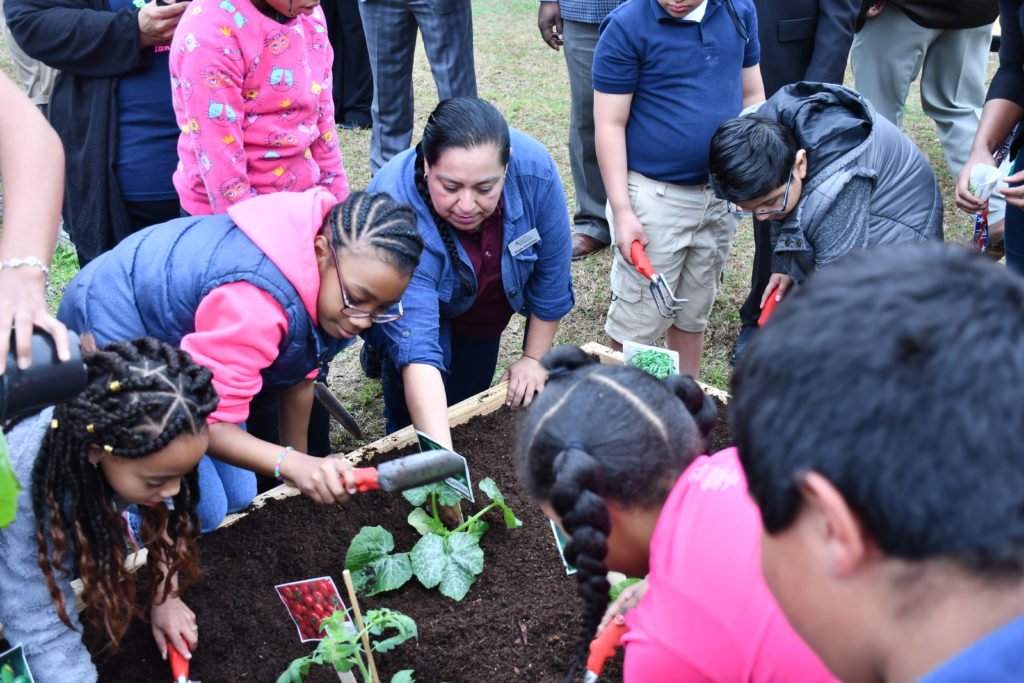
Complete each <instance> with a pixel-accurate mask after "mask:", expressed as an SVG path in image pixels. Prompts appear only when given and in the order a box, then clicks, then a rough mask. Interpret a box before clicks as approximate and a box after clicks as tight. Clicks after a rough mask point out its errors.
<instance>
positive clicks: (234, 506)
mask: <svg viewBox="0 0 1024 683" xmlns="http://www.w3.org/2000/svg"><path fill="white" fill-rule="evenodd" d="M210 460H211V461H212V462H213V466H214V469H216V470H217V476H218V477H220V483H221V487H222V488H223V491H224V499H225V504H226V510H227V512H238V511H239V510H241V509H243V508H245V507H246V506H248V505H249V503H251V502H252V499H253V498H255V497H256V473H255V472H252V471H250V470H246V469H242V468H241V467H235V466H234V465H229V464H227V463H226V462H221V461H220V460H217V459H216V458H210Z"/></svg>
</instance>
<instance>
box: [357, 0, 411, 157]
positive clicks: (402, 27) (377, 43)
mask: <svg viewBox="0 0 1024 683" xmlns="http://www.w3.org/2000/svg"><path fill="white" fill-rule="evenodd" d="M409 2H410V0H366V1H365V2H360V3H359V14H360V16H361V17H362V19H363V31H364V32H365V34H366V48H367V51H368V53H369V55H370V69H371V71H372V72H373V106H372V107H371V115H372V118H373V132H372V133H371V134H370V173H376V172H377V171H379V170H380V169H381V167H382V166H383V165H384V164H386V163H387V162H388V160H389V159H390V158H391V157H393V156H395V155H396V154H398V153H399V152H401V151H403V150H405V149H407V148H408V147H409V143H410V142H412V121H413V118H412V117H413V89H412V64H413V56H414V53H415V50H416V22H415V19H414V18H413V15H412V12H411V11H410V10H409Z"/></svg>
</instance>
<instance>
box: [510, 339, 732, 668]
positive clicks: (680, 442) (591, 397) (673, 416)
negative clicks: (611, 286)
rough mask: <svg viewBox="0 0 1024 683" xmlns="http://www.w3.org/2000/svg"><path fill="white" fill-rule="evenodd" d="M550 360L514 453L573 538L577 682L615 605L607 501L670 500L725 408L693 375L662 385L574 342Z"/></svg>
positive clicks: (529, 485) (641, 505) (533, 488)
mask: <svg viewBox="0 0 1024 683" xmlns="http://www.w3.org/2000/svg"><path fill="white" fill-rule="evenodd" d="M542 362H543V364H544V366H545V367H546V368H548V370H549V377H550V380H549V384H548V387H547V388H546V389H545V390H544V392H543V393H541V394H540V395H539V396H538V397H537V398H536V399H535V401H534V403H533V405H531V406H530V410H529V412H528V413H527V416H526V419H525V420H524V422H523V424H522V426H521V429H520V433H519V434H518V438H517V440H516V446H515V449H514V453H515V463H516V474H517V476H518V478H519V481H520V483H521V484H522V485H523V487H524V488H525V489H526V490H527V491H528V492H529V494H530V495H531V496H533V498H535V499H536V500H538V501H542V502H548V503H550V505H551V508H552V509H553V510H554V512H555V513H556V514H557V515H558V517H559V518H560V520H561V524H562V527H563V528H564V529H565V531H566V533H567V534H569V536H570V542H569V544H568V546H567V547H566V559H567V560H568V561H570V562H572V563H573V564H574V565H575V566H576V568H577V570H578V571H577V574H576V577H577V580H578V583H579V594H580V597H581V598H583V602H584V609H583V620H582V623H581V625H580V642H579V645H578V648H577V652H576V659H575V661H574V662H573V664H572V667H571V669H570V670H569V672H568V673H567V676H566V681H571V680H573V679H574V677H575V676H576V673H577V672H578V671H579V669H580V667H581V666H582V665H583V664H585V662H586V659H587V650H588V646H589V644H590V641H591V640H592V639H593V637H594V635H595V633H596V630H597V626H598V625H599V624H600V622H601V618H602V617H603V615H604V612H605V610H606V609H607V607H608V602H609V598H608V581H607V578H606V574H607V573H608V567H607V566H606V565H605V557H606V556H607V554H608V545H607V544H608V536H609V534H610V533H611V518H610V516H609V514H608V507H607V503H606V501H615V502H616V503H618V504H621V505H622V506H623V507H624V508H627V509H628V508H631V509H650V508H653V507H655V506H658V505H660V504H661V503H663V502H664V500H665V498H666V497H667V496H668V494H669V492H670V491H671V489H672V486H673V485H674V484H675V482H676V480H677V479H678V478H679V475H680V474H681V473H682V471H683V470H684V469H685V468H686V466H687V465H689V464H690V463H691V462H693V460H694V459H695V458H696V457H697V456H698V455H700V454H701V453H702V452H703V450H704V449H705V448H706V446H707V443H706V439H707V437H708V435H709V434H710V432H711V430H712V428H713V427H714V424H715V413H716V409H715V405H714V403H713V402H712V400H711V399H710V398H708V397H707V396H705V395H704V393H703V392H702V391H701V390H700V387H699V385H698V384H697V383H696V382H695V381H694V380H693V379H692V378H691V377H688V376H679V375H676V376H673V377H670V378H668V379H666V380H665V381H664V382H662V381H659V380H657V379H655V378H653V377H651V376H650V375H648V374H647V373H645V372H643V371H641V370H638V369H636V368H632V367H623V366H608V365H600V364H599V363H598V362H597V359H595V358H593V357H592V356H588V355H587V354H586V353H584V352H583V351H582V350H580V349H579V348H577V347H575V346H559V347H558V348H556V349H554V350H553V351H551V352H550V353H549V354H547V355H546V356H545V357H544V358H543V360H542ZM673 396H674V397H676V398H677V399H678V400H672V397H673Z"/></svg>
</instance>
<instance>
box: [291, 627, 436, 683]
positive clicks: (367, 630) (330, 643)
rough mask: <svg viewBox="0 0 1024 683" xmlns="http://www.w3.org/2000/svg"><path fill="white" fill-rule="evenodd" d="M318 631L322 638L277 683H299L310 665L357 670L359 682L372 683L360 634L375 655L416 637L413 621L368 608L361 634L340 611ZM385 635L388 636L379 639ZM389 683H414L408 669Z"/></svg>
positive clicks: (340, 669) (396, 675) (341, 669)
mask: <svg viewBox="0 0 1024 683" xmlns="http://www.w3.org/2000/svg"><path fill="white" fill-rule="evenodd" d="M320 630H321V631H322V632H323V634H324V638H323V640H321V641H320V644H319V645H317V648H316V650H314V651H313V653H312V654H310V655H307V656H305V657H299V658H298V659H296V660H294V661H293V662H292V663H291V664H290V665H289V666H288V669H287V670H286V671H285V672H284V673H283V674H281V675H280V676H278V678H277V683H302V681H303V680H305V677H306V675H307V674H308V673H309V669H310V667H312V666H313V665H314V664H317V665H326V664H329V665H331V666H333V667H334V670H335V671H337V672H338V673H346V672H349V671H352V670H353V669H355V670H357V671H359V675H360V676H361V677H362V680H363V683H372V682H373V679H372V678H371V676H370V669H369V666H368V665H367V663H366V662H365V661H364V659H363V645H362V637H363V634H368V635H369V636H370V649H371V650H373V651H374V652H376V653H385V652H390V651H391V650H393V649H395V648H396V647H397V646H399V645H401V644H402V643H404V642H405V641H407V640H410V639H412V638H416V637H417V635H418V634H417V630H416V622H415V621H413V620H412V619H411V618H410V617H407V616H406V615H404V614H402V613H401V612H396V611H394V610H390V609H372V610H370V611H369V612H367V613H366V614H364V615H363V630H362V631H356V630H355V629H353V628H351V627H350V625H349V624H348V623H347V619H346V616H345V612H344V610H338V611H336V612H335V613H334V614H332V615H331V616H329V617H327V618H325V619H324V620H323V621H322V622H320ZM385 633H388V634H389V635H387V637H382V636H384V635H385ZM374 638H376V640H374ZM391 683H414V681H413V677H412V670H411V669H405V670H403V671H399V672H398V673H396V674H395V675H394V676H392V677H391Z"/></svg>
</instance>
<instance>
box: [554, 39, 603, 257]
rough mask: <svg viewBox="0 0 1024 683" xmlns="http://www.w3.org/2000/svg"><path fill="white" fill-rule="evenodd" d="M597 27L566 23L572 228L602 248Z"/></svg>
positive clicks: (565, 41)
mask: <svg viewBox="0 0 1024 683" xmlns="http://www.w3.org/2000/svg"><path fill="white" fill-rule="evenodd" d="M598 28H599V25H598V24H586V23H583V22H579V21H569V20H563V22H562V31H563V33H562V36H563V38H564V43H563V45H562V47H563V49H564V50H565V63H566V65H567V66H568V68H569V96H570V102H571V105H570V109H569V167H570V169H571V170H572V182H573V185H574V186H575V188H576V212H575V214H574V215H573V226H574V230H575V231H576V232H577V233H580V234H583V235H589V236H590V237H593V238H594V239H596V240H597V241H598V242H600V243H601V244H604V245H607V244H609V243H610V242H611V235H610V233H609V231H608V220H607V219H606V218H605V215H604V206H605V203H606V202H607V201H608V195H607V194H606V193H605V190H604V181H603V180H602V179H601V169H600V168H599V167H598V165H597V153H596V152H595V151H594V86H593V79H592V77H591V71H592V70H593V68H594V47H595V46H596V45H597V39H598V36H599V35H600V32H599V30H598Z"/></svg>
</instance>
